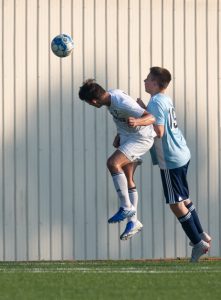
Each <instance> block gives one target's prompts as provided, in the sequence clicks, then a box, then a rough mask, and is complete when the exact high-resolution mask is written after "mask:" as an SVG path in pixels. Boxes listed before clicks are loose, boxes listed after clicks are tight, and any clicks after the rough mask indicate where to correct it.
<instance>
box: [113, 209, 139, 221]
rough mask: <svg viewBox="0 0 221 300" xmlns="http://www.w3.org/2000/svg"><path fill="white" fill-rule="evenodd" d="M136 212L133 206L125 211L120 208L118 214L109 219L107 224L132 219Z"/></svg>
mask: <svg viewBox="0 0 221 300" xmlns="http://www.w3.org/2000/svg"><path fill="white" fill-rule="evenodd" d="M135 213H136V210H135V208H134V207H133V205H132V206H131V208H130V209H125V208H123V207H120V209H119V210H118V212H117V213H116V214H115V215H113V217H111V218H110V219H109V220H108V223H117V222H121V221H123V220H124V219H126V218H129V217H132V216H133V215H135Z"/></svg>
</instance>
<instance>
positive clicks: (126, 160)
mask: <svg viewBox="0 0 221 300" xmlns="http://www.w3.org/2000/svg"><path fill="white" fill-rule="evenodd" d="M79 97H80V99H81V100H84V101H85V102H87V103H88V104H90V105H92V106H94V107H96V108H100V107H102V106H106V107H107V108H108V111H109V112H110V113H111V115H112V116H113V120H114V122H115V124H116V127H117V136H116V137H115V139H114V143H113V145H114V147H115V148H117V150H116V151H115V152H114V153H113V154H112V155H111V156H110V157H109V158H108V160H107V167H108V169H109V171H110V173H111V175H112V179H113V183H114V186H115V189H116V192H117V194H118V197H119V199H120V208H119V211H118V212H117V213H116V214H114V216H112V217H111V218H110V219H109V220H108V223H116V222H121V221H123V220H124V219H126V218H127V220H128V222H127V225H126V228H125V230H124V232H123V233H122V234H121V236H120V239H121V240H127V239H129V238H131V237H132V236H134V235H135V234H136V233H137V232H139V231H140V230H141V229H142V227H143V225H142V223H141V222H140V221H139V220H138V219H137V205H138V193H137V189H136V186H135V182H134V178H133V175H134V172H135V169H136V167H137V165H138V163H139V162H140V161H141V159H140V157H141V156H142V155H144V154H145V153H146V152H147V151H148V150H149V149H150V148H151V147H152V145H153V142H154V137H155V136H156V134H155V131H154V129H153V126H152V124H153V122H154V121H155V118H154V117H153V116H152V115H151V114H149V113H147V112H146V110H145V109H144V108H141V107H140V106H139V105H138V104H137V102H136V100H134V99H133V98H131V97H130V96H129V95H127V94H126V93H124V92H123V91H121V90H118V89H114V90H109V91H106V90H105V89H103V88H102V87H101V86H100V85H99V84H97V83H96V82H95V81H94V80H92V79H89V80H87V81H86V82H85V83H84V84H83V86H82V87H81V88H80V91H79ZM141 122H142V125H141V126H140V123H141ZM100 126H102V124H100Z"/></svg>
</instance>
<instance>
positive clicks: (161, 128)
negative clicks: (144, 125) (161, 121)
mask: <svg viewBox="0 0 221 300" xmlns="http://www.w3.org/2000/svg"><path fill="white" fill-rule="evenodd" d="M153 127H154V131H155V132H156V134H157V137H158V138H162V137H163V135H164V125H154V126H153Z"/></svg>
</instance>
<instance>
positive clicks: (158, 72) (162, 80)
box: [150, 67, 171, 89]
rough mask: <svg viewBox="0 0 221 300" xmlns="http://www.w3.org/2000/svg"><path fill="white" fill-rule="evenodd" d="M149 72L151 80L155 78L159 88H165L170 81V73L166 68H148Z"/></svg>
mask: <svg viewBox="0 0 221 300" xmlns="http://www.w3.org/2000/svg"><path fill="white" fill-rule="evenodd" d="M150 74H151V77H152V79H153V80H156V81H157V83H158V85H159V88H161V89H165V88H167V86H168V84H169V83H170V81H171V74H170V72H169V71H168V70H167V69H164V68H161V67H152V68H150Z"/></svg>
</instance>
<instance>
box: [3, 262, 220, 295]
mask: <svg viewBox="0 0 221 300" xmlns="http://www.w3.org/2000/svg"><path fill="white" fill-rule="evenodd" d="M0 299H2V300H3V299H4V300H7V299H11V300H17V299H22V300H26V299H30V300H32V299H34V300H35V299H38V300H44V299H47V300H50V299H53V300H56V299H59V300H60V299H62V300H66V299H74V300H77V299H79V300H84V299H85V300H86V299H87V300H93V299H94V300H108V299H122V300H124V299H125V300H126V299H127V300H130V299H131V300H132V299H133V300H136V299H142V300H146V299H150V300H165V299H168V300H173V299H179V300H180V299H191V300H193V299H202V300H204V299H207V300H208V299H209V300H215V299H221V260H208V259H207V260H201V261H200V263H196V264H191V263H189V262H188V261H187V260H173V261H164V260H159V261H154V260H152V261H149V260H148V261H70V262H66V261H64V262H29V263H26V262H23V263H6V262H5V263H4V262H2V263H0Z"/></svg>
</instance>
